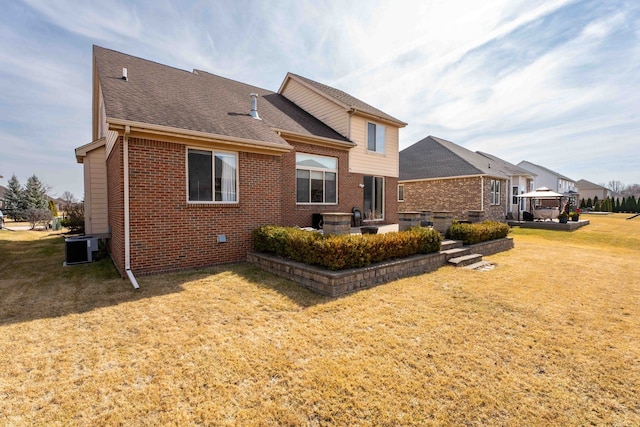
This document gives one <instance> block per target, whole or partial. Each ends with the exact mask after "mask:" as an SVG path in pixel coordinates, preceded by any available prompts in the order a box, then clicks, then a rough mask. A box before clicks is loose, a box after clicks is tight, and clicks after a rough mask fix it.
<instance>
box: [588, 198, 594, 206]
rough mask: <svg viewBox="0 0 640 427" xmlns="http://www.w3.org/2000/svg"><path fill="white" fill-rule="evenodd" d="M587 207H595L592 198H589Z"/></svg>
mask: <svg viewBox="0 0 640 427" xmlns="http://www.w3.org/2000/svg"><path fill="white" fill-rule="evenodd" d="M587 207H588V208H592V207H593V201H591V197H589V198H588V199H587Z"/></svg>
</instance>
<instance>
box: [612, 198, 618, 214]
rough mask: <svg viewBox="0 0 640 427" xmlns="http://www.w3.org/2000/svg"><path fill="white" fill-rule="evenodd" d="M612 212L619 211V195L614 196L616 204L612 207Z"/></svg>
mask: <svg viewBox="0 0 640 427" xmlns="http://www.w3.org/2000/svg"><path fill="white" fill-rule="evenodd" d="M613 211H614V212H620V197H616V206H615V208H614V209H613Z"/></svg>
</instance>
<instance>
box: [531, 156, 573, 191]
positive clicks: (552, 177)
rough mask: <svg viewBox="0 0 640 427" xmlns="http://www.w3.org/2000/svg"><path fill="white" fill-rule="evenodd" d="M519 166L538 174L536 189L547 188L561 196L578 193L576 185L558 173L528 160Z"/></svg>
mask: <svg viewBox="0 0 640 427" xmlns="http://www.w3.org/2000/svg"><path fill="white" fill-rule="evenodd" d="M518 166H519V167H520V168H522V169H525V170H527V171H529V172H532V173H534V174H536V188H540V187H547V188H549V189H551V190H553V191H556V192H558V193H560V194H567V193H571V192H576V191H577V189H576V183H575V181H574V180H572V179H571V178H567V177H566V176H564V175H560V174H559V173H558V172H555V171H552V170H551V169H547V168H545V167H544V166H540V165H536V164H535V163H531V162H528V161H526V160H523V161H521V162H520V163H518Z"/></svg>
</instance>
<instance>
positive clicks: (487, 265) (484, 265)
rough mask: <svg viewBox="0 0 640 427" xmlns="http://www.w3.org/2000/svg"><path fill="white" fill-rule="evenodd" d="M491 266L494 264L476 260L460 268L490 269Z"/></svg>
mask: <svg viewBox="0 0 640 427" xmlns="http://www.w3.org/2000/svg"><path fill="white" fill-rule="evenodd" d="M493 267H494V265H493V264H492V263H490V262H489V261H478V262H474V263H473V264H469V265H465V266H464V267H462V268H464V269H467V270H490V269H492V268H493Z"/></svg>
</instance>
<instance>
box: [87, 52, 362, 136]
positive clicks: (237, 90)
mask: <svg viewBox="0 0 640 427" xmlns="http://www.w3.org/2000/svg"><path fill="white" fill-rule="evenodd" d="M93 49H94V57H95V67H96V73H97V79H98V80H99V82H100V86H101V88H102V93H103V97H104V105H105V113H106V117H107V120H108V121H109V120H111V121H114V120H115V121H117V120H122V121H128V122H136V123H147V124H152V125H158V126H166V127H169V128H174V129H184V130H189V131H197V132H203V133H206V134H211V135H216V136H223V137H224V136H227V137H233V138H242V139H246V140H251V141H256V142H263V143H267V144H272V145H273V144H275V145H276V146H277V145H281V146H283V147H288V146H289V144H288V143H287V142H286V141H285V140H284V139H283V138H282V137H281V136H280V135H279V133H278V132H277V131H286V132H291V133H293V134H299V135H301V136H305V137H317V138H324V139H329V140H332V141H334V142H336V143H338V144H343V145H345V146H349V145H354V144H353V143H352V142H351V141H350V140H348V139H347V138H345V137H343V136H342V135H340V134H339V133H337V132H336V131H334V130H333V129H331V128H330V127H329V126H327V125H326V124H324V123H322V122H321V121H320V120H318V119H316V118H315V117H313V116H312V115H310V114H309V113H307V112H306V111H304V110H302V109H301V108H299V107H298V106H296V105H295V104H294V103H292V102H291V101H289V100H288V99H287V98H285V97H284V96H282V95H280V94H278V93H275V92H272V91H269V90H265V89H261V88H258V87H255V86H251V85H248V84H245V83H241V82H238V81H235V80H231V79H227V78H224V77H220V76H217V75H214V74H210V73H208V72H205V71H200V70H194V71H193V72H189V71H185V70H180V69H177V68H173V67H169V66H166V65H162V64H159V63H156V62H153V61H149V60H146V59H142V58H138V57H135V56H131V55H127V54H124V53H120V52H116V51H114V50H110V49H105V48H102V47H99V46H94V47H93ZM123 68H126V69H127V79H126V80H125V79H124V78H123ZM251 93H257V94H258V95H259V98H258V101H257V102H258V108H257V110H258V115H259V116H260V118H261V120H257V119H254V118H253V117H251V116H250V114H249V112H250V110H251V96H250V94H251Z"/></svg>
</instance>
